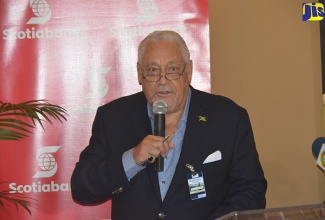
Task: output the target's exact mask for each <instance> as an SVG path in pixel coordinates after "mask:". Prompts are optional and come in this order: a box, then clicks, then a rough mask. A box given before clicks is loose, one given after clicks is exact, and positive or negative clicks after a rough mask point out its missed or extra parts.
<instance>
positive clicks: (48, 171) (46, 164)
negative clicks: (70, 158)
mask: <svg viewBox="0 0 325 220" xmlns="http://www.w3.org/2000/svg"><path fill="white" fill-rule="evenodd" d="M59 148H60V146H45V147H42V148H40V149H38V151H37V153H36V161H37V162H38V166H39V167H40V169H41V171H38V172H37V173H36V174H35V175H34V176H33V178H48V177H51V176H53V175H54V174H55V173H56V171H57V170H58V164H57V162H56V160H55V158H54V156H53V155H52V153H55V152H57V151H58V150H59Z"/></svg>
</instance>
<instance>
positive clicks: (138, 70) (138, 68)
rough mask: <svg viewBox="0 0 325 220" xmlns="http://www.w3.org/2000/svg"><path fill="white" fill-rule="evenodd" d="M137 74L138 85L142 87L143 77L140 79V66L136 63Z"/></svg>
mask: <svg viewBox="0 0 325 220" xmlns="http://www.w3.org/2000/svg"><path fill="white" fill-rule="evenodd" d="M137 72H138V83H139V85H142V80H143V77H142V72H141V66H140V64H139V63H137Z"/></svg>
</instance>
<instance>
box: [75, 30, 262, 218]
mask: <svg viewBox="0 0 325 220" xmlns="http://www.w3.org/2000/svg"><path fill="white" fill-rule="evenodd" d="M192 69H193V63H192V61H191V60H190V53H189V50H188V48H187V45H186V43H185V42H184V40H183V39H182V37H181V36H179V35H178V34H177V33H175V32H173V31H155V32H153V33H151V34H150V35H148V36H147V37H146V38H145V39H144V40H143V41H142V42H141V44H140V45H139V48H138V63H137V71H138V82H139V84H140V85H141V86H142V90H143V91H142V92H139V93H136V94H133V95H130V96H127V97H122V98H120V99H117V100H115V101H112V102H111V103H108V104H106V105H104V106H102V107H100V108H99V109H98V111H97V114H96V117H95V120H94V124H93V129H92V136H91V139H90V142H89V145H88V147H86V148H85V149H84V150H83V151H82V153H81V155H80V160H79V162H78V163H77V165H76V168H75V170H74V172H73V175H72V180H71V189H72V195H73V198H74V199H75V200H76V201H77V202H79V203H82V204H97V203H102V202H104V201H106V200H108V199H112V219H113V220H119V219H121V220H128V219H132V220H134V219H148V220H152V219H173V220H174V219H175V220H180V219H187V220H189V219H193V220H203V219H215V218H217V217H220V216H222V215H225V214H227V213H229V212H232V211H236V210H247V209H260V208H264V207H265V192H266V186H267V183H266V180H265V178H264V174H263V170H262V168H261V165H260V162H259V159H258V154H257V151H256V148H255V143H254V137H253V132H252V128H251V125H250V121H249V117H248V114H247V112H246V110H245V109H243V108H242V107H240V106H238V105H236V104H235V103H234V102H233V101H231V100H229V99H227V98H225V97H221V96H217V95H212V94H208V93H205V92H201V91H198V90H196V89H194V88H193V87H192V86H190V83H191V80H192ZM156 100H162V101H164V102H165V103H166V104H167V106H168V108H167V113H166V116H165V118H166V119H165V133H166V138H164V137H161V136H157V135H153V130H154V129H153V127H154V113H153V107H152V105H153V103H154V101H156ZM167 135H168V136H167ZM164 139H166V140H167V141H164ZM159 156H162V157H163V158H164V159H163V160H164V170H163V171H162V172H157V171H156V170H155V165H154V162H155V160H157V159H156V158H158V157H159ZM148 158H149V163H148Z"/></svg>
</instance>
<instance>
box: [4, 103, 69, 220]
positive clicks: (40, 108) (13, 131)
mask: <svg viewBox="0 0 325 220" xmlns="http://www.w3.org/2000/svg"><path fill="white" fill-rule="evenodd" d="M65 115H67V113H66V110H65V109H64V108H62V107H61V106H58V105H55V104H53V103H51V102H50V101H48V100H31V101H27V102H22V103H18V104H12V103H4V102H2V101H0V141H1V140H7V141H15V140H20V139H22V138H26V137H28V136H29V135H30V134H31V133H32V130H33V129H34V128H36V125H37V124H39V125H40V126H41V127H42V128H43V130H44V125H43V123H44V122H49V123H50V124H52V121H53V120H58V121H60V122H61V123H62V122H63V120H65V121H66V120H67V119H66V117H65ZM3 183H5V182H0V184H3ZM5 202H9V203H12V204H14V205H15V207H16V208H17V210H18V207H19V206H21V207H23V208H24V209H25V210H26V211H27V212H28V213H29V214H30V215H31V211H30V209H29V207H30V206H32V205H33V204H35V200H34V199H32V198H29V197H27V196H25V195H23V194H20V193H10V190H4V191H0V206H3V207H4V205H5Z"/></svg>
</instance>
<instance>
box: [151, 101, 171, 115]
mask: <svg viewBox="0 0 325 220" xmlns="http://www.w3.org/2000/svg"><path fill="white" fill-rule="evenodd" d="M167 108H168V105H167V103H166V102H164V101H163V100H157V101H155V102H154V103H153V113H155V114H166V112H167Z"/></svg>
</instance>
